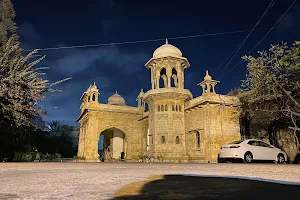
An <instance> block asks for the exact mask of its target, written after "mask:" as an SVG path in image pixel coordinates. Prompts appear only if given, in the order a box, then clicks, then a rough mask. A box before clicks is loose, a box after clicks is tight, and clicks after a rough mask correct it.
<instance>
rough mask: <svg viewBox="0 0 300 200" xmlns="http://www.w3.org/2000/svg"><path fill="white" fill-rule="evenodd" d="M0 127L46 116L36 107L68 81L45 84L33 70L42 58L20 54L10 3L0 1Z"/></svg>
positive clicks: (39, 107) (41, 75) (32, 53)
mask: <svg viewBox="0 0 300 200" xmlns="http://www.w3.org/2000/svg"><path fill="white" fill-rule="evenodd" d="M0 13H1V15H0V124H1V125H3V124H8V126H10V125H13V126H14V125H16V126H20V125H28V124H30V118H31V117H33V116H37V115H38V114H39V113H41V114H43V115H47V113H46V111H45V110H43V109H42V108H41V106H40V104H39V103H40V102H41V101H42V100H44V99H45V98H46V94H47V93H49V92H55V91H59V90H57V89H53V86H55V85H57V84H58V83H61V82H63V81H66V80H69V79H70V78H67V79H64V80H60V81H58V82H55V83H49V81H48V80H45V79H43V78H42V77H43V75H45V73H43V72H42V71H41V70H44V69H46V68H38V67H35V66H36V65H37V64H38V63H39V62H40V61H42V60H43V59H44V58H45V56H42V57H40V58H38V59H36V58H35V54H37V50H34V51H32V52H30V53H29V54H27V55H26V56H23V55H22V49H21V48H20V42H19V40H18V39H19V37H18V35H17V34H16V33H15V31H16V29H17V28H16V26H15V23H14V22H13V18H14V16H15V12H14V9H13V6H12V4H11V2H10V0H2V1H0Z"/></svg>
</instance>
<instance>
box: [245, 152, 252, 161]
mask: <svg viewBox="0 0 300 200" xmlns="http://www.w3.org/2000/svg"><path fill="white" fill-rule="evenodd" d="M252 160H253V156H252V153H251V152H246V153H245V155H244V159H243V162H244V163H251V162H252Z"/></svg>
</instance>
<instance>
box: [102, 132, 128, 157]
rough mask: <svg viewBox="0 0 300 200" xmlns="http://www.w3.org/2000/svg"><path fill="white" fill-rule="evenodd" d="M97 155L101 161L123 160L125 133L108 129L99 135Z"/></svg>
mask: <svg viewBox="0 0 300 200" xmlns="http://www.w3.org/2000/svg"><path fill="white" fill-rule="evenodd" d="M98 155H99V158H100V159H101V161H102V162H103V161H105V160H119V159H125V155H126V140H125V133H124V132H123V131H121V130H120V129H117V128H109V129H106V130H104V131H102V132H101V133H100V136H99V142H98Z"/></svg>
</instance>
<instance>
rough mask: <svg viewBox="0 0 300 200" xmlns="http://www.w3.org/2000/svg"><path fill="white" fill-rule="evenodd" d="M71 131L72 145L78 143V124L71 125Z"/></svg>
mask: <svg viewBox="0 0 300 200" xmlns="http://www.w3.org/2000/svg"><path fill="white" fill-rule="evenodd" d="M71 128H72V131H71V137H72V142H73V145H74V146H77V145H78V140H79V130H80V127H79V126H71Z"/></svg>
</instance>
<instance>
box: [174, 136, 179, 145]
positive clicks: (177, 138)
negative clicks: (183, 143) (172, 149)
mask: <svg viewBox="0 0 300 200" xmlns="http://www.w3.org/2000/svg"><path fill="white" fill-rule="evenodd" d="M175 142H176V144H179V137H178V136H176V141H175Z"/></svg>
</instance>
